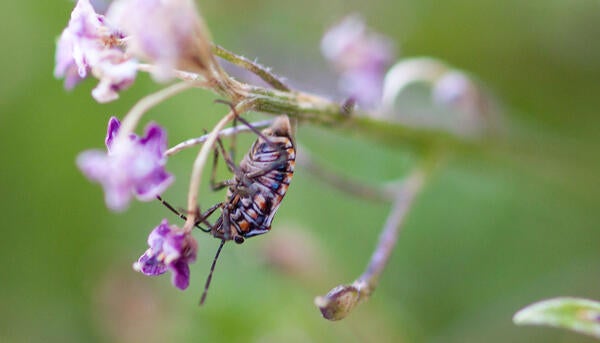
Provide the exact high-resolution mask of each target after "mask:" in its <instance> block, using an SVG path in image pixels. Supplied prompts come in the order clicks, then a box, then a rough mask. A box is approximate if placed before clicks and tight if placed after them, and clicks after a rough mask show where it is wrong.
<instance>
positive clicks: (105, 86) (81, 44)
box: [54, 0, 137, 102]
mask: <svg viewBox="0 0 600 343" xmlns="http://www.w3.org/2000/svg"><path fill="white" fill-rule="evenodd" d="M123 38H124V36H123V34H122V33H121V32H119V31H118V30H116V29H115V28H113V27H112V26H110V25H109V24H108V22H107V20H106V18H105V17H104V16H102V15H100V14H97V13H96V12H95V11H94V8H93V7H92V5H91V4H90V2H89V0H79V1H78V2H77V5H76V6H75V9H73V12H72V13H71V20H70V21H69V25H68V26H67V28H66V29H65V30H64V31H63V32H62V34H61V36H60V38H59V39H58V42H57V49H56V66H55V69H54V75H55V76H56V77H62V78H64V79H65V88H67V89H72V88H73V87H74V86H75V85H76V84H77V83H79V81H81V80H83V79H84V78H86V77H87V76H88V74H89V73H91V74H92V75H94V76H95V77H96V78H98V79H99V80H100V83H99V84H98V85H97V86H96V88H95V89H94V90H93V91H92V96H93V97H94V99H96V100H97V101H98V102H108V101H112V100H115V99H116V98H118V92H119V91H121V90H123V89H125V88H127V87H129V85H131V84H132V83H133V81H134V79H135V76H136V72H137V63H136V62H135V61H134V60H132V59H130V58H128V57H127V56H126V55H125V53H124V52H123V50H121V48H120V46H119V45H120V42H121V40H122V39H123Z"/></svg>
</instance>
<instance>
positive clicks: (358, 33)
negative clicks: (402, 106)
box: [321, 15, 394, 107]
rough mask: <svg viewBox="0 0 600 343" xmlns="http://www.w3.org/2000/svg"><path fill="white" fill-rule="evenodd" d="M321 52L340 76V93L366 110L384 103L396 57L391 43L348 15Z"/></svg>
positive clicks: (323, 42) (324, 41) (323, 43)
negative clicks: (385, 80)
mask: <svg viewBox="0 0 600 343" xmlns="http://www.w3.org/2000/svg"><path fill="white" fill-rule="evenodd" d="M321 51H322V53H323V55H324V56H325V58H327V59H328V60H329V62H331V63H332V64H333V65H334V67H335V68H336V70H337V71H338V72H339V73H340V76H341V77H340V81H339V83H340V90H341V91H342V92H343V93H344V94H345V95H346V96H349V97H352V98H354V99H356V100H357V101H358V103H359V104H361V105H363V106H367V107H372V106H374V105H378V104H379V102H380V101H381V94H382V88H383V78H384V76H385V72H386V69H387V67H388V66H389V64H390V63H391V61H392V58H393V57H394V53H393V47H392V43H391V42H390V40H389V39H387V38H386V37H384V36H382V35H379V34H377V33H374V32H371V31H369V30H368V28H367V27H366V26H365V23H364V21H363V19H362V18H361V17H359V16H357V15H353V16H348V17H346V18H345V19H344V20H342V21H341V22H340V23H339V24H337V25H335V26H334V27H332V28H330V29H329V30H328V31H327V32H326V33H325V35H324V36H323V39H322V40H321Z"/></svg>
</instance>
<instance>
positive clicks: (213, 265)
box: [200, 239, 226, 306]
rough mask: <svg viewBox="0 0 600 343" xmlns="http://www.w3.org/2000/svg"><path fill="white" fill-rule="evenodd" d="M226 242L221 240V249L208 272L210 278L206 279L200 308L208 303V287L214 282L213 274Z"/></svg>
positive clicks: (218, 250)
mask: <svg viewBox="0 0 600 343" xmlns="http://www.w3.org/2000/svg"><path fill="white" fill-rule="evenodd" d="M225 242H226V241H225V240H224V239H223V240H221V244H219V249H217V253H216V254H215V258H214V259H213V262H212V265H211V266H210V272H208V277H207V278H206V283H205V284H204V291H203V292H202V297H200V306H202V305H203V304H204V302H205V301H206V296H207V295H208V287H210V282H211V281H212V276H213V272H214V271H215V266H216V265H217V260H218V259H219V255H220V254H221V250H222V249H223V246H224V245H225Z"/></svg>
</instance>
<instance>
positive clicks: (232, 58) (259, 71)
mask: <svg viewBox="0 0 600 343" xmlns="http://www.w3.org/2000/svg"><path fill="white" fill-rule="evenodd" d="M213 52H214V53H215V55H217V56H219V57H221V58H222V59H224V60H226V61H229V62H231V63H233V64H235V65H237V66H239V67H242V68H244V69H246V70H248V71H250V72H252V73H254V74H255V75H256V76H258V77H260V78H261V79H263V81H265V82H266V83H268V84H269V85H271V86H273V88H275V89H279V90H282V91H289V90H290V89H289V88H288V86H286V85H285V84H284V83H283V82H282V81H281V80H280V79H279V77H277V76H276V75H274V74H273V73H271V71H270V70H269V68H266V67H263V66H262V65H260V64H258V63H256V62H252V61H250V60H249V59H247V58H245V57H244V56H239V55H236V54H234V53H233V52H231V51H229V50H227V49H225V48H223V47H222V46H219V45H213Z"/></svg>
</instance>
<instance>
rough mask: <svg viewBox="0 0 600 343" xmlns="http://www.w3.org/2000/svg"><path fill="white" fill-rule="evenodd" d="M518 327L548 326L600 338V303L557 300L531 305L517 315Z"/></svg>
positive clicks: (514, 319)
mask: <svg viewBox="0 0 600 343" xmlns="http://www.w3.org/2000/svg"><path fill="white" fill-rule="evenodd" d="M513 322H514V323H515V324H517V325H546V326H554V327H557V328H563V329H568V330H572V331H576V332H579V333H582V334H586V335H590V336H592V337H595V338H600V302H597V301H593V300H587V299H578V298H566V297H565V298H555V299H548V300H542V301H540V302H537V303H534V304H531V305H529V306H527V307H525V308H523V309H521V310H520V311H519V312H517V313H516V314H515V316H514V317H513Z"/></svg>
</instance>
